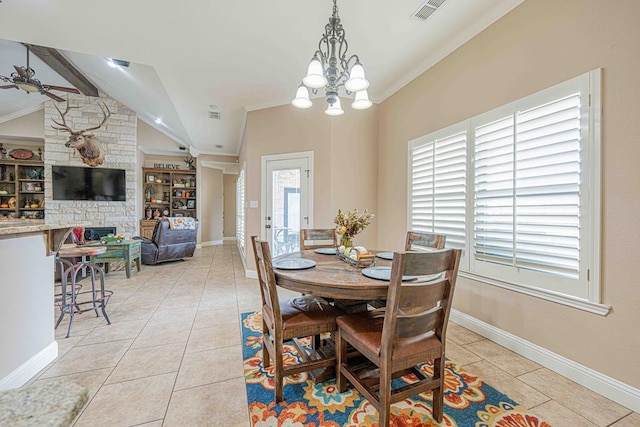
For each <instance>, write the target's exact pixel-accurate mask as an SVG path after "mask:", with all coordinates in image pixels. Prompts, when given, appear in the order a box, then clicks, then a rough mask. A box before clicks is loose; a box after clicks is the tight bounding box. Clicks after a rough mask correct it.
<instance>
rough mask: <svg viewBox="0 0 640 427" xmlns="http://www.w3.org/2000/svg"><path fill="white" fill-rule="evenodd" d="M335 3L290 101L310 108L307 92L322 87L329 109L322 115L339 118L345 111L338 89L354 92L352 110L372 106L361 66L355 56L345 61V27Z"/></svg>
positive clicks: (349, 92) (346, 47) (346, 45)
mask: <svg viewBox="0 0 640 427" xmlns="http://www.w3.org/2000/svg"><path fill="white" fill-rule="evenodd" d="M336 1H337V0H333V13H332V15H331V17H330V18H329V23H328V24H327V25H326V26H325V27H324V34H323V35H322V38H321V39H320V42H319V43H318V50H316V52H315V53H314V55H313V58H311V62H309V68H308V70H307V75H306V76H305V77H304V78H303V79H302V83H301V84H300V86H298V90H297V92H296V97H295V98H294V99H293V101H291V103H292V104H293V106H294V107H297V108H309V107H311V100H310V99H309V89H311V91H312V92H313V93H314V94H316V93H318V89H322V88H325V95H326V96H327V104H329V106H328V108H327V109H326V111H325V114H328V115H330V116H340V115H342V114H344V110H343V109H342V107H341V106H340V98H339V92H338V90H339V89H340V87H341V86H343V87H344V90H345V92H346V94H347V95H351V94H352V93H355V100H354V101H353V103H352V104H351V107H352V108H354V109H356V110H364V109H366V108H369V107H371V101H370V100H369V95H368V94H367V88H368V87H369V81H368V80H367V79H366V78H365V77H364V67H363V66H362V64H361V63H360V58H358V55H351V56H350V57H349V59H347V50H348V49H349V43H347V40H346V39H345V38H344V28H342V23H341V22H340V16H338V5H337V4H336Z"/></svg>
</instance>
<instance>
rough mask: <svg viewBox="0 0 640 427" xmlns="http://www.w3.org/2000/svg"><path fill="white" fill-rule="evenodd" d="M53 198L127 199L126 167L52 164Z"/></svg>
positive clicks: (118, 200)
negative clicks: (86, 166)
mask: <svg viewBox="0 0 640 427" xmlns="http://www.w3.org/2000/svg"><path fill="white" fill-rule="evenodd" d="M51 169H52V175H51V178H52V181H53V200H99V201H117V202H122V201H125V200H127V188H126V187H127V186H126V174H125V171H124V169H106V168H83V167H76V166H52V167H51Z"/></svg>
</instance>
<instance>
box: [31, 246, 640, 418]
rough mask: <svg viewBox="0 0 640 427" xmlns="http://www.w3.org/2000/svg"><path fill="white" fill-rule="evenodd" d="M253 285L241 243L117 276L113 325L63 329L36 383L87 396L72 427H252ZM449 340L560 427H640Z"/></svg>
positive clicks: (453, 329) (469, 339)
mask: <svg viewBox="0 0 640 427" xmlns="http://www.w3.org/2000/svg"><path fill="white" fill-rule="evenodd" d="M257 286H258V285H257V282H256V280H253V279H246V278H245V276H244V270H243V267H242V262H241V260H240V257H239V255H238V251H237V248H236V245H235V242H233V243H225V244H224V245H222V246H213V247H206V248H203V249H201V250H198V251H196V255H195V256H194V257H193V258H192V259H190V260H187V261H184V262H177V263H169V264H163V265H159V266H143V267H142V271H141V272H134V273H133V275H132V277H131V278H130V279H126V277H125V273H124V271H112V272H111V273H109V274H108V275H107V287H108V288H109V289H111V290H113V291H114V295H113V297H112V299H111V301H110V302H109V305H108V312H109V314H110V317H111V320H112V322H113V324H112V325H107V324H106V323H105V322H104V319H103V318H102V317H100V318H95V317H92V314H91V313H84V314H82V315H80V316H78V318H77V320H76V322H75V324H74V326H73V328H72V331H71V337H70V338H66V339H65V338H64V334H65V332H66V327H65V326H66V321H67V320H66V319H65V320H64V321H63V324H62V325H61V327H60V328H59V329H58V330H57V331H56V337H57V338H58V343H59V353H60V356H59V358H58V359H57V360H56V361H55V362H53V363H52V364H51V365H49V366H48V367H47V368H45V369H44V370H43V371H42V372H41V373H40V374H39V375H38V376H37V377H36V378H35V379H34V381H38V382H42V381H51V380H52V379H53V378H61V377H64V378H68V379H71V380H73V381H76V382H78V383H80V384H83V385H84V386H86V387H87V388H88V389H89V397H90V400H89V404H88V405H87V406H86V407H85V408H84V410H83V412H82V413H81V415H80V416H79V418H78V419H77V420H76V423H75V425H76V426H110V427H111V426H248V425H249V418H248V413H247V399H246V394H245V389H244V380H243V370H242V352H241V347H240V326H239V316H240V313H243V312H246V311H250V310H257V309H259V308H260V296H259V292H258V287H257ZM292 295H293V293H290V292H287V291H285V290H283V291H282V293H281V297H283V298H286V297H290V296H292ZM448 337H449V342H448V346H447V353H448V357H450V358H451V359H452V360H454V361H456V362H457V363H458V364H459V365H461V366H464V367H465V368H466V369H467V370H468V371H470V372H473V373H475V374H477V375H479V376H481V377H482V378H483V379H484V380H485V381H486V382H488V383H489V384H491V385H493V386H494V387H496V388H497V389H498V390H500V391H502V392H504V393H506V394H507V395H509V396H511V397H512V398H513V399H514V400H516V401H518V402H519V403H520V404H522V405H524V406H525V407H527V408H529V409H530V410H531V411H532V412H534V413H536V414H538V415H540V416H541V417H543V418H544V419H545V420H546V421H548V422H549V423H550V424H551V425H553V426H556V427H558V426H559V427H562V426H603V427H604V426H615V427H629V426H640V414H638V413H634V412H632V411H630V410H629V409H627V408H625V407H623V406H620V405H618V404H616V403H615V402H612V401H610V400H608V399H606V398H604V397H602V396H600V395H598V394H596V393H593V392H592V391H590V390H588V389H586V388H584V387H582V386H580V385H578V384H576V383H574V382H572V381H570V380H567V379H566V378H564V377H562V376H560V375H558V374H556V373H554V372H552V371H550V370H548V369H546V368H543V367H541V366H540V365H538V364H536V363H535V362H532V361H530V360H528V359H526V358H524V357H522V356H519V355H518V354H516V353H513V352H511V351H510V350H507V349H506V348H504V347H501V346H499V345H497V344H495V343H493V342H492V341H489V340H487V339H485V338H483V337H482V336H480V335H477V334H475V333H473V332H471V331H469V330H467V329H465V328H463V327H461V326H459V325H456V324H455V323H451V324H450V325H449V331H448ZM32 382H33V381H32Z"/></svg>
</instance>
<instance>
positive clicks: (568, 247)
mask: <svg viewBox="0 0 640 427" xmlns="http://www.w3.org/2000/svg"><path fill="white" fill-rule="evenodd" d="M516 128H517V134H516V165H517V169H516V172H515V175H516V176H515V182H516V189H515V209H516V215H515V217H516V223H515V229H516V236H515V241H516V247H515V259H516V262H515V264H516V266H518V267H522V268H533V269H536V270H541V271H548V272H551V273H558V274H561V275H568V276H571V277H577V276H578V272H579V251H580V240H579V238H580V183H581V177H580V145H581V142H580V95H579V94H578V93H576V94H574V95H571V96H568V97H566V98H563V99H559V100H557V101H554V102H551V103H549V104H546V105H541V106H539V107H536V108H532V109H530V110H528V111H524V112H520V113H519V114H518V115H517V125H516Z"/></svg>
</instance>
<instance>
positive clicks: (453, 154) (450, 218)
mask: <svg viewBox="0 0 640 427" xmlns="http://www.w3.org/2000/svg"><path fill="white" fill-rule="evenodd" d="M466 147H467V132H466V131H462V132H460V131H457V132H454V133H452V134H450V135H446V136H443V137H441V138H436V139H432V140H430V141H414V143H413V144H412V149H411V174H412V175H411V189H410V192H411V194H410V198H411V210H410V215H411V216H410V223H409V227H410V230H413V231H422V232H428V233H436V234H445V235H446V236H447V241H446V246H447V247H450V248H459V249H464V248H465V222H466V221H465V218H466V212H465V209H466V208H465V205H466V164H467V148H466Z"/></svg>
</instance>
